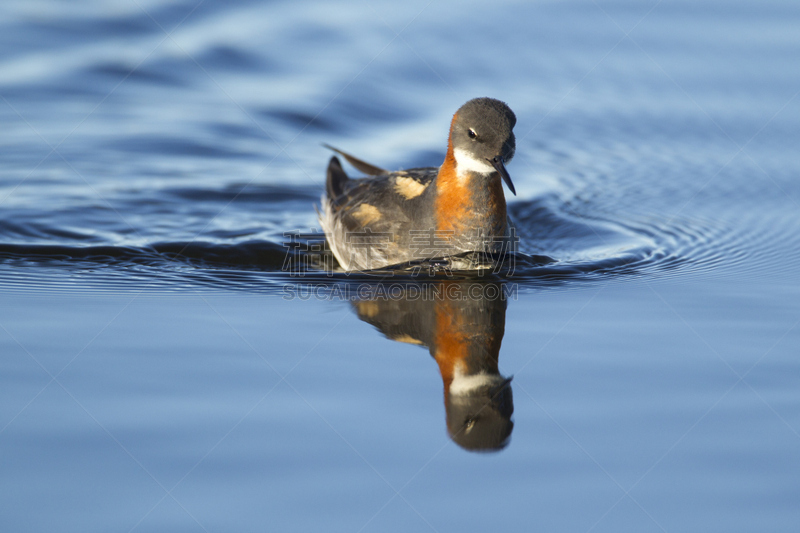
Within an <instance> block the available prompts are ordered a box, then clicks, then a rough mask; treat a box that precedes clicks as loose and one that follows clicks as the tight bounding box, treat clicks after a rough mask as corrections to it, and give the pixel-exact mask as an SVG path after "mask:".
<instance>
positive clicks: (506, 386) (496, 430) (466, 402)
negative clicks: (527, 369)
mask: <svg viewBox="0 0 800 533" xmlns="http://www.w3.org/2000/svg"><path fill="white" fill-rule="evenodd" d="M496 377H497V381H495V382H494V383H492V384H491V385H487V386H484V387H481V388H479V389H476V390H473V391H470V393H469V394H457V395H454V394H452V393H451V394H450V395H448V397H447V401H446V405H445V408H446V410H447V432H448V433H449V434H450V438H451V439H453V441H455V443H456V444H458V445H459V446H461V447H462V448H464V449H465V450H469V451H480V452H492V451H500V450H502V449H503V448H505V447H506V445H507V444H508V442H509V439H510V437H511V431H512V430H513V429H514V422H512V421H511V415H512V414H513V413H514V399H513V395H512V393H511V384H510V383H511V379H510V378H508V379H506V378H501V377H500V376H499V375H498V376H496Z"/></svg>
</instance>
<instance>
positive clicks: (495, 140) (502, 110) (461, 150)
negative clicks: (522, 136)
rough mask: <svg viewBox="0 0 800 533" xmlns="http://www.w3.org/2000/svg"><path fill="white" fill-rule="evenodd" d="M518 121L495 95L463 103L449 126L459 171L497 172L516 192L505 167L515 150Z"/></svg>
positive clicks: (512, 190)
mask: <svg viewBox="0 0 800 533" xmlns="http://www.w3.org/2000/svg"><path fill="white" fill-rule="evenodd" d="M516 123H517V117H516V116H514V112H513V111H511V109H510V108H509V107H508V106H507V105H506V104H505V103H503V102H501V101H500V100H495V99H494V98H475V99H473V100H470V101H469V102H467V103H466V104H464V105H463V106H461V108H460V109H459V110H458V111H456V114H455V116H454V117H453V123H452V125H451V127H450V139H451V141H452V143H453V152H454V156H455V159H456V166H457V170H458V172H459V173H461V172H464V171H470V172H476V173H479V174H486V175H488V174H492V173H494V172H498V173H499V174H500V176H501V177H502V178H503V181H505V182H506V185H508V188H509V189H510V190H511V192H512V193H514V194H516V192H515V191H514V185H513V184H512V183H511V177H510V176H509V175H508V172H507V171H506V169H505V163H508V162H509V161H511V158H512V157H514V150H515V149H516V140H515V139H514V132H513V131H512V130H513V129H514V125H515V124H516Z"/></svg>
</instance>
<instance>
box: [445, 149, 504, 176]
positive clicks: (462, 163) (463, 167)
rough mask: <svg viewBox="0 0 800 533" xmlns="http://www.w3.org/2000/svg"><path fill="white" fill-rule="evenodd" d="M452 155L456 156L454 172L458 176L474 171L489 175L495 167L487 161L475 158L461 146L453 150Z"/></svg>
mask: <svg viewBox="0 0 800 533" xmlns="http://www.w3.org/2000/svg"><path fill="white" fill-rule="evenodd" d="M453 155H455V157H456V173H457V174H458V175H459V176H463V175H465V174H466V173H467V172H475V173H476V174H485V175H489V174H491V173H492V172H495V169H494V167H493V166H492V165H490V164H489V162H488V161H486V160H485V159H484V160H481V159H475V158H474V157H472V154H471V153H469V152H468V151H466V150H463V149H461V148H456V149H455V150H453Z"/></svg>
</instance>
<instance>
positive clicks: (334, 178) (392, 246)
mask: <svg viewBox="0 0 800 533" xmlns="http://www.w3.org/2000/svg"><path fill="white" fill-rule="evenodd" d="M437 172H438V169H437V168H433V167H432V168H416V169H409V170H407V171H398V172H391V173H386V174H383V175H380V176H376V177H371V178H363V179H349V178H348V177H347V175H346V174H345V173H344V171H343V170H342V169H341V165H340V164H339V162H338V160H337V159H336V157H335V156H334V157H333V158H332V159H331V164H330V165H329V168H328V184H327V192H328V197H327V199H326V204H327V205H326V209H327V210H328V211H327V216H328V218H327V220H326V221H325V224H323V226H324V227H326V231H332V232H333V233H334V234H335V238H336V239H337V241H338V242H339V243H341V241H342V240H345V241H348V242H350V243H352V242H354V241H353V239H357V240H358V242H361V243H364V242H370V243H371V248H372V252H373V257H375V254H377V255H379V256H380V257H381V261H380V263H381V264H380V265H378V266H385V265H388V264H392V263H399V262H403V261H406V260H408V259H410V258H411V257H410V255H413V254H411V250H412V249H411V248H409V239H410V235H411V232H410V230H411V229H421V228H425V227H427V225H430V224H431V223H432V222H431V221H430V220H428V219H430V218H431V216H432V212H433V209H432V198H431V195H430V194H425V193H426V192H429V191H428V186H429V185H430V184H431V183H432V181H433V179H434V178H435V176H436V173H437ZM367 234H369V236H367ZM340 251H341V250H340ZM335 253H336V251H335ZM340 255H343V254H337V257H338V258H339V259H340V262H341V261H342V257H340ZM358 266H359V267H361V268H363V267H364V265H358ZM371 267H372V268H376V266H375V264H373V265H372V266H371Z"/></svg>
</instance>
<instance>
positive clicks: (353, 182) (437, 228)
mask: <svg viewBox="0 0 800 533" xmlns="http://www.w3.org/2000/svg"><path fill="white" fill-rule="evenodd" d="M516 121H517V119H516V117H515V116H514V112H513V111H511V109H510V108H509V107H508V106H507V105H506V104H505V103H503V102H501V101H500V100H495V99H493V98H475V99H473V100H470V101H468V102H467V103H465V104H464V105H463V106H461V107H460V108H459V109H458V111H456V113H455V114H454V115H453V119H452V121H451V123H450V135H449V137H448V140H447V154H446V155H445V159H444V162H443V163H442V165H441V166H439V167H425V168H412V169H408V170H398V171H387V170H384V169H382V168H378V167H376V166H374V165H371V164H369V163H366V162H364V161H362V160H360V159H358V158H356V157H353V156H351V155H349V154H346V153H344V152H342V151H341V150H338V149H336V148H333V147H331V146H327V145H326V146H327V147H328V148H330V149H332V150H333V151H335V152H336V153H338V154H339V155H341V156H343V157H344V158H345V159H346V160H347V161H348V162H350V164H352V165H353V166H354V167H355V168H357V169H358V170H360V171H361V172H364V173H365V174H367V175H368V176H369V177H365V178H361V179H350V178H349V177H348V176H347V174H346V173H345V171H344V170H343V169H342V165H341V163H340V162H339V159H338V158H337V157H336V156H335V155H334V156H333V157H331V160H330V163H329V164H328V173H327V180H326V190H325V195H324V196H323V198H322V213H321V214H320V224H321V225H322V228H323V230H324V231H325V234H326V238H327V240H328V244H329V245H330V248H331V251H332V252H333V254H334V256H335V257H336V259H337V260H338V261H339V264H340V265H341V266H342V268H344V269H345V270H370V269H376V268H383V267H386V266H389V265H397V264H401V263H405V262H408V261H415V260H422V259H430V258H439V257H450V256H453V255H457V254H461V253H464V252H482V253H498V252H504V251H508V250H509V242H510V238H511V237H510V224H509V221H508V216H507V213H506V200H505V196H504V195H503V185H502V183H501V180H502V181H504V182H505V183H506V185H507V186H508V188H509V189H510V190H511V192H512V193H513V194H516V192H515V191H514V185H513V183H512V182H511V177H510V176H509V175H508V171H506V168H505V164H506V163H508V162H509V161H511V158H512V157H514V151H515V149H516V141H515V139H514V133H513V128H514V125H515V124H516Z"/></svg>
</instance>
